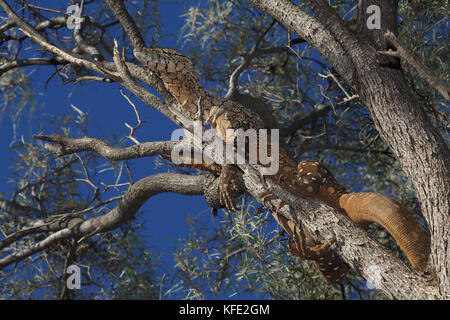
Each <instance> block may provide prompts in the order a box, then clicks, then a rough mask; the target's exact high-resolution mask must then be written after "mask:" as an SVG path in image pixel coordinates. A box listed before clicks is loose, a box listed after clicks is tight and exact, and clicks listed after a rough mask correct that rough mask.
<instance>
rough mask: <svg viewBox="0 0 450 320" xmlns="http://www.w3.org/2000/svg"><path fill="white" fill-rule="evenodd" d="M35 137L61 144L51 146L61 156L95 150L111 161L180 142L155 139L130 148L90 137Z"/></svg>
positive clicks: (147, 154) (149, 153)
mask: <svg viewBox="0 0 450 320" xmlns="http://www.w3.org/2000/svg"><path fill="white" fill-rule="evenodd" d="M33 138H35V139H39V140H44V141H49V142H52V143H56V144H59V146H56V147H55V146H53V148H51V147H50V148H51V149H52V151H55V152H57V153H58V154H59V155H61V156H64V155H69V154H73V153H76V152H82V151H94V152H97V153H98V154H99V155H101V156H102V157H104V158H105V159H108V160H111V161H119V160H129V159H136V158H143V157H150V156H154V155H158V154H162V153H165V152H166V151H167V150H169V151H170V150H172V148H173V147H174V146H175V145H176V144H177V143H179V141H155V142H144V143H141V144H138V145H134V146H131V147H128V148H113V147H111V146H110V145H108V144H107V143H106V142H104V141H103V140H99V139H95V138H89V137H84V138H78V139H77V138H69V137H65V136H60V135H51V136H44V135H33ZM46 147H47V146H46Z"/></svg>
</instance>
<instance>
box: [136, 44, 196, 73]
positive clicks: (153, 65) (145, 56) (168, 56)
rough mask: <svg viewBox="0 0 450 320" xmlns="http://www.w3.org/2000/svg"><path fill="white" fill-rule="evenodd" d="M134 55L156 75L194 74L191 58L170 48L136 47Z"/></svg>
mask: <svg viewBox="0 0 450 320" xmlns="http://www.w3.org/2000/svg"><path fill="white" fill-rule="evenodd" d="M134 56H135V57H136V58H137V59H138V60H139V61H140V62H142V63H143V64H144V65H145V66H146V67H147V68H149V69H150V70H152V71H153V72H155V73H156V74H158V75H160V74H161V73H184V74H194V65H193V64H192V61H191V59H189V58H188V57H187V56H185V55H184V54H181V53H179V52H178V51H176V50H174V49H171V48H136V49H135V50H134Z"/></svg>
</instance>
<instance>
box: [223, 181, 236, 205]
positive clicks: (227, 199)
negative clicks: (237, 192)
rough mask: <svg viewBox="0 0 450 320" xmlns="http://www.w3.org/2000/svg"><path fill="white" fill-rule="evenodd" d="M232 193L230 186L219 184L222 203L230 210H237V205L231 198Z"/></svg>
mask: <svg viewBox="0 0 450 320" xmlns="http://www.w3.org/2000/svg"><path fill="white" fill-rule="evenodd" d="M231 194H232V191H231V188H230V185H229V184H226V183H224V184H221V183H220V182H219V198H220V203H221V204H222V205H224V206H225V208H227V209H228V210H236V209H237V207H236V203H235V202H234V199H233V197H232V196H231Z"/></svg>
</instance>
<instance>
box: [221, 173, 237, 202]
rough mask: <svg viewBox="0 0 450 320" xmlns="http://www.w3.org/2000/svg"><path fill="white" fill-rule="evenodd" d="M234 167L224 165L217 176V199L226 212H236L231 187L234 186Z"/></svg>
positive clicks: (233, 193)
mask: <svg viewBox="0 0 450 320" xmlns="http://www.w3.org/2000/svg"><path fill="white" fill-rule="evenodd" d="M236 172H237V170H236V167H234V166H233V165H224V166H223V167H222V171H221V172H220V176H219V183H218V189H219V197H220V203H221V204H222V205H224V206H225V207H226V208H227V209H228V210H236V209H237V207H236V202H235V201H234V198H235V197H236V196H235V192H233V185H235V184H236V180H235V175H236Z"/></svg>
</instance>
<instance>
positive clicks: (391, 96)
mask: <svg viewBox="0 0 450 320" xmlns="http://www.w3.org/2000/svg"><path fill="white" fill-rule="evenodd" d="M248 2H249V3H251V4H253V5H255V6H256V7H258V8H259V9H261V10H263V11H265V12H266V13H268V14H270V15H271V16H273V17H274V18H275V19H277V20H278V21H279V22H280V23H281V24H282V25H283V26H284V27H286V28H287V29H288V30H289V31H291V32H294V33H296V34H297V35H298V36H300V37H301V38H303V39H305V40H306V41H308V42H309V43H310V44H311V45H312V46H313V47H314V48H315V49H317V51H319V53H320V54H321V55H322V56H323V58H324V59H326V60H328V61H329V62H330V63H331V64H332V65H333V67H334V68H335V70H336V71H337V72H338V73H339V74H340V75H341V76H342V77H343V78H344V79H345V80H346V81H347V82H348V84H349V85H350V86H351V87H352V89H353V90H354V93H355V94H358V95H359V97H360V99H361V101H362V103H364V104H365V105H366V106H367V108H368V109H369V111H370V113H371V115H372V118H373V121H374V123H375V125H376V128H377V129H378V131H379V132H380V135H381V137H382V138H383V140H384V141H385V142H386V143H387V144H388V145H389V147H390V148H391V150H392V151H393V153H394V155H395V156H396V158H397V159H398V160H399V162H400V164H401V166H402V168H403V170H404V172H405V174H406V176H407V177H408V179H409V181H410V182H411V184H412V186H413V188H414V190H415V193H416V196H417V198H418V199H419V201H420V204H421V212H422V214H423V216H424V217H425V219H426V221H427V224H428V231H429V233H430V269H431V271H432V272H434V273H435V274H436V276H437V279H438V283H439V284H438V288H439V291H440V293H441V294H442V296H444V297H445V296H447V297H448V296H450V244H449V234H450V219H449V212H450V152H449V150H448V147H447V145H446V143H445V141H444V139H443V138H442V136H441V135H440V134H439V132H438V131H437V130H436V129H435V128H434V127H433V126H432V124H431V123H430V121H429V119H428V118H427V116H426V114H425V112H424V110H423V109H422V108H421V106H420V105H418V104H417V102H416V99H415V97H414V95H413V93H412V92H411V90H410V88H409V87H408V86H407V81H406V79H405V77H404V75H403V73H402V71H401V70H398V69H396V68H389V67H385V66H383V65H380V57H379V55H377V49H378V48H379V47H380V46H382V45H383V43H384V42H383V41H381V40H380V41H379V40H376V39H381V36H378V32H385V31H386V30H383V29H381V30H380V31H377V32H376V33H375V34H374V35H373V37H372V39H374V41H370V40H368V39H365V40H363V41H362V40H360V37H358V36H357V35H356V34H355V33H354V32H352V31H351V30H350V29H349V28H348V27H347V26H346V25H345V23H344V22H343V21H342V20H341V19H340V17H339V16H338V15H337V14H336V12H335V11H334V10H333V9H332V8H330V7H329V6H328V4H327V3H326V2H325V1H322V0H314V1H313V0H308V1H305V2H306V4H307V5H308V6H309V7H310V9H311V10H312V11H313V12H314V14H315V16H316V17H317V19H315V18H313V17H312V16H310V15H309V14H307V13H305V12H304V11H303V10H301V9H300V8H299V7H298V6H296V5H294V4H293V3H291V2H290V1H287V0H248ZM372 2H373V1H372ZM372 2H371V3H372ZM379 2H380V3H379V5H381V6H383V7H386V6H389V7H388V8H387V7H386V9H385V11H384V12H385V13H386V16H387V17H389V15H390V16H391V19H392V12H394V11H395V10H393V9H394V8H395V7H396V5H397V4H396V3H397V2H396V1H379ZM368 4H369V3H368V2H366V1H362V2H360V7H359V10H360V11H362V10H365V9H366V8H365V7H364V6H367V5H368ZM362 16H364V15H360V17H362ZM395 18H396V15H395ZM359 25H360V26H362V25H363V21H360V24H359ZM390 25H392V21H391V22H388V23H386V24H384V25H383V24H382V28H387V27H388V26H390ZM362 29H363V27H361V30H362ZM394 30H395V29H394ZM365 33H369V31H367V32H365Z"/></svg>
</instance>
